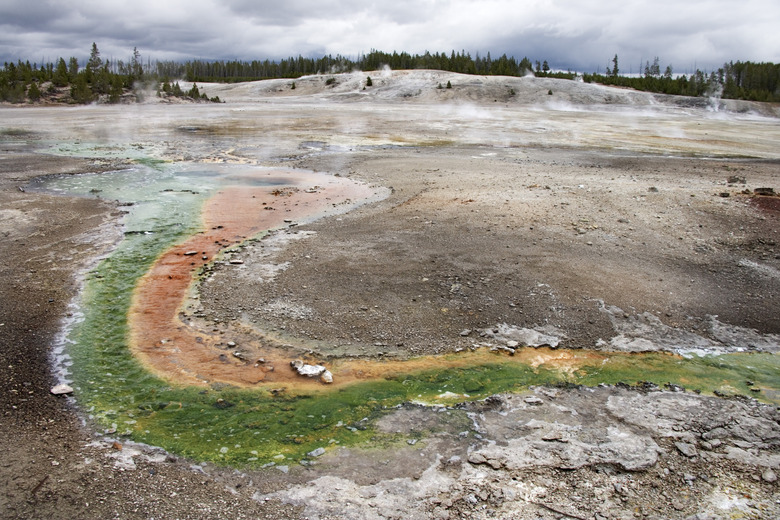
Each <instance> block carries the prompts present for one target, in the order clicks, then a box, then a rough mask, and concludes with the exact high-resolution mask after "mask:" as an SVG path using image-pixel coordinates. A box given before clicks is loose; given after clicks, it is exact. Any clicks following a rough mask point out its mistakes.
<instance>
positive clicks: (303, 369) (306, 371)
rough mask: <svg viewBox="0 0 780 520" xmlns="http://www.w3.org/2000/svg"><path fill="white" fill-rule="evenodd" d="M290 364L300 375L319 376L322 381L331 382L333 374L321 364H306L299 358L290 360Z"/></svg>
mask: <svg viewBox="0 0 780 520" xmlns="http://www.w3.org/2000/svg"><path fill="white" fill-rule="evenodd" d="M290 366H291V367H292V368H294V369H295V371H296V372H298V374H299V375H301V376H306V377H319V378H320V380H321V381H322V382H323V383H326V384H330V383H332V382H333V374H332V373H331V372H330V371H329V370H328V369H327V368H325V367H324V366H322V365H308V364H306V363H304V362H303V360H301V359H295V360H293V361H290Z"/></svg>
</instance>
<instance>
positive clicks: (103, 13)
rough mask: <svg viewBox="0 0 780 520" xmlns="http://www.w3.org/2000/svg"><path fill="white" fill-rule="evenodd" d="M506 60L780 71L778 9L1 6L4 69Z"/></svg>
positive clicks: (718, 0) (338, 1)
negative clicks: (394, 58)
mask: <svg viewBox="0 0 780 520" xmlns="http://www.w3.org/2000/svg"><path fill="white" fill-rule="evenodd" d="M92 42H95V43H97V46H98V48H99V50H100V52H101V56H102V57H103V58H104V59H114V60H119V59H121V60H124V61H128V60H129V58H130V56H131V53H132V50H133V48H134V47H137V48H138V50H139V52H140V53H141V56H142V58H143V59H144V60H146V59H147V58H150V59H152V60H171V59H173V60H184V59H193V58H198V59H224V60H232V59H239V60H253V59H260V60H262V59H266V58H268V59H278V58H283V57H288V56H297V55H299V54H300V55H303V56H305V57H321V56H323V55H325V54H332V55H336V54H342V55H345V56H348V57H352V58H354V57H356V56H357V55H358V54H360V53H367V52H369V51H370V50H371V49H378V50H382V51H387V52H392V51H399V52H400V51H406V52H409V53H423V52H425V51H426V50H428V51H431V52H447V53H449V52H450V51H452V50H455V51H461V50H465V51H467V52H469V53H470V54H471V55H472V56H475V55H476V53H477V52H478V53H480V55H481V56H484V55H486V54H487V53H488V52H490V53H491V56H492V57H498V56H500V55H501V54H503V53H506V54H508V55H510V56H515V57H516V58H518V59H520V58H522V57H523V56H527V57H528V58H530V59H531V60H532V61H535V60H540V61H541V60H548V62H549V63H550V65H551V66H552V67H554V68H560V69H571V70H577V71H584V72H591V71H596V70H600V71H602V72H603V71H604V68H605V67H606V66H607V64H608V62H609V61H610V60H611V58H612V57H613V56H614V55H615V54H618V57H619V63H620V69H621V72H624V73H628V72H630V71H633V72H637V69H638V68H639V65H640V63H644V62H645V61H647V60H650V61H652V59H653V57H655V56H658V57H659V58H660V62H661V65H662V68H663V67H665V66H666V65H669V64H671V65H672V66H673V68H674V71H675V72H680V73H684V72H689V71H692V70H693V68H694V66H695V67H698V68H701V69H702V70H709V69H712V68H717V67H719V66H721V65H722V64H723V63H724V62H726V61H730V60H734V61H736V60H742V61H746V60H751V61H772V62H775V63H778V62H780V2H778V1H777V0H740V1H735V0H682V1H681V0H654V1H639V0H480V1H472V0H391V1H381V2H380V1H376V0H274V1H267V0H132V1H128V0H123V1H121V2H120V1H117V0H68V1H67V2H64V1H62V0H0V61H9V60H13V61H16V60H17V59H22V60H30V62H38V63H40V62H41V61H54V60H56V59H57V58H59V57H64V58H65V59H66V60H67V59H68V58H69V57H70V56H75V57H77V58H79V59H86V58H87V57H88V55H89V51H90V49H91V46H92Z"/></svg>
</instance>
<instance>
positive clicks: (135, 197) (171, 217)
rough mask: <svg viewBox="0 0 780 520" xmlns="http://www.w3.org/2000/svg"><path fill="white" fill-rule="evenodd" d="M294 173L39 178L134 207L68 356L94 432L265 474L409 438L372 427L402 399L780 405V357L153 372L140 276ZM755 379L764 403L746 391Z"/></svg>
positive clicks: (142, 172)
mask: <svg viewBox="0 0 780 520" xmlns="http://www.w3.org/2000/svg"><path fill="white" fill-rule="evenodd" d="M295 173H296V174H297V173H299V172H297V171H296V172H295ZM288 175H289V176H294V175H293V173H292V172H286V171H284V170H279V169H264V168H259V167H249V166H222V165H181V164H169V163H159V164H157V163H150V164H145V165H144V164H140V165H138V166H135V167H133V168H130V169H127V170H121V171H114V172H108V173H104V174H83V175H69V176H54V177H47V178H45V179H42V180H39V181H38V182H37V184H36V186H35V187H36V188H38V189H45V190H47V191H51V192H56V193H61V194H67V195H81V196H92V197H100V198H105V199H109V200H117V201H120V203H125V204H127V206H126V208H125V209H126V210H127V214H126V215H125V217H124V222H123V224H124V229H125V234H124V238H123V239H122V240H121V242H120V243H119V244H118V245H117V247H116V248H115V250H114V251H113V252H112V253H111V254H110V255H109V256H108V257H107V258H105V259H103V260H101V261H100V262H99V263H98V264H97V266H96V267H95V268H94V269H92V270H91V271H90V272H89V273H87V274H86V277H85V280H84V284H83V291H82V294H81V295H80V297H79V302H78V306H79V312H78V313H76V316H77V319H75V320H73V322H72V323H71V324H70V325H69V326H68V330H67V336H66V338H67V339H66V342H65V347H64V350H65V353H66V355H67V361H66V362H65V364H66V365H67V368H68V373H67V375H66V377H67V378H69V379H70V380H71V382H72V385H73V386H74V388H75V398H76V400H77V401H78V403H79V405H80V406H81V407H82V409H83V410H84V411H85V413H86V414H87V415H88V416H89V418H90V419H91V420H92V421H93V423H94V425H95V426H96V427H97V428H99V429H101V430H103V431H105V432H106V433H109V434H112V435H118V436H123V437H126V438H131V439H133V440H135V441H139V442H145V443H148V444H152V445H157V446H161V447H163V448H165V449H167V450H169V451H171V452H173V453H177V454H180V455H184V456H188V457H192V458H194V459H197V460H207V461H213V462H217V463H221V464H229V465H234V466H260V465H284V464H287V463H291V462H297V461H301V460H303V459H306V457H307V454H308V453H311V452H314V451H315V450H319V448H328V447H333V446H339V445H355V444H364V443H366V444H368V445H371V444H374V443H380V444H386V443H388V442H396V441H400V440H401V439H400V438H397V437H398V436H396V435H391V434H380V433H379V432H377V431H375V430H373V428H372V426H371V425H372V424H373V420H374V419H376V418H378V417H379V416H381V415H382V414H383V413H385V411H386V410H389V409H392V408H393V407H394V406H396V405H398V404H400V403H403V402H408V401H415V402H420V403H437V404H445V405H446V404H453V403H455V402H458V401H465V400H471V399H479V398H483V397H485V396H488V395H490V394H493V393H497V392H507V391H523V390H524V389H525V388H527V387H528V386H529V385H535V384H556V383H575V384H584V385H596V384H599V383H607V384H614V383H617V382H627V383H629V384H635V383H637V382H639V381H650V382H653V383H656V384H658V385H663V384H665V383H675V384H680V385H683V386H685V387H687V388H688V389H690V390H697V391H702V392H707V393H711V392H713V391H719V392H724V393H730V394H737V393H738V394H747V395H757V397H759V398H762V399H765V400H767V401H772V402H778V399H777V396H778V393H777V391H778V386H780V384H779V382H778V380H777V376H776V375H777V373H778V362H777V356H773V355H771V354H752V355H751V354H730V355H722V356H706V357H692V358H689V359H684V358H682V357H680V356H675V355H671V354H664V353H650V354H621V353H606V352H594V351H586V350H580V351H566V350H556V351H553V350H551V349H544V348H543V349H527V350H522V349H520V350H518V354H517V355H516V356H513V357H509V356H501V355H496V354H493V353H489V352H488V351H487V349H483V350H482V351H478V352H467V353H462V354H453V355H448V356H439V357H429V358H419V359H412V360H409V361H406V362H394V363H388V364H387V365H386V366H387V369H386V370H376V371H374V373H375V374H376V375H377V377H376V378H375V379H371V380H364V381H359V382H353V383H351V384H344V385H335V386H330V387H325V386H321V387H319V388H314V387H312V386H311V385H309V386H305V387H300V388H296V387H291V388H287V389H286V391H284V392H278V391H275V392H272V391H271V390H274V388H273V387H269V386H268V385H267V384H263V383H262V382H260V383H258V384H256V385H254V386H252V385H243V386H242V385H234V384H225V383H219V384H211V385H204V384H194V383H193V384H188V383H187V382H186V381H182V380H179V379H177V378H173V377H167V376H166V374H165V373H164V372H160V371H159V370H157V369H155V368H150V367H149V365H148V363H145V362H142V360H140V359H139V358H138V357H137V356H136V355H134V354H133V351H132V349H131V345H130V343H131V330H130V326H129V320H128V314H129V313H130V311H131V307H132V304H133V298H134V293H135V292H136V291H137V288H138V287H139V285H141V280H143V278H144V276H145V275H147V273H149V272H150V270H153V268H154V266H155V263H156V262H158V260H159V259H160V258H162V257H164V255H165V254H166V252H169V251H170V250H171V249H172V248H174V247H175V246H176V245H177V244H182V243H186V241H187V240H188V239H190V238H191V237H192V236H194V235H197V234H198V233H201V232H203V226H204V224H203V218H202V212H203V209H204V207H205V206H206V205H208V204H209V201H212V200H214V199H215V197H216V196H217V195H218V194H219V193H221V192H225V191H226V190H228V189H232V190H237V191H236V193H240V192H241V190H242V189H243V190H252V189H256V188H261V187H270V186H286V185H288V183H289V176H288ZM307 179H310V178H307ZM192 276H193V277H194V275H192ZM193 280H194V278H193ZM193 280H190V282H189V283H192V281H193ZM367 363H369V362H367ZM374 363H376V364H377V365H379V364H381V363H383V362H381V361H377V362H370V363H369V364H374ZM748 380H749V381H750V382H751V384H752V385H751V386H752V388H754V389H755V388H758V389H759V390H760V393H759V394H755V391H754V392H753V393H752V394H751V386H749V385H747V383H746V381H748ZM453 413H459V412H458V411H457V410H453ZM464 419H465V418H464ZM318 452H319V451H318Z"/></svg>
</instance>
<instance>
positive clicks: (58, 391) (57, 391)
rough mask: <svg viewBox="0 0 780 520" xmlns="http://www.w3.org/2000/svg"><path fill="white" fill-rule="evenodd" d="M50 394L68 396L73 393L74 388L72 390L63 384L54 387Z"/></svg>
mask: <svg viewBox="0 0 780 520" xmlns="http://www.w3.org/2000/svg"><path fill="white" fill-rule="evenodd" d="M50 392H51V393H52V394H54V395H68V394H72V393H73V388H71V387H70V386H68V385H65V384H61V385H57V386H53V387H52V388H51V390H50Z"/></svg>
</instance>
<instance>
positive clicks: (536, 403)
mask: <svg viewBox="0 0 780 520" xmlns="http://www.w3.org/2000/svg"><path fill="white" fill-rule="evenodd" d="M523 401H525V403H526V404H530V405H531V406H541V405H543V404H544V401H542V400H541V399H539V398H538V397H536V396H535V395H531V396H528V397H526V398H525V399H523Z"/></svg>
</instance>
